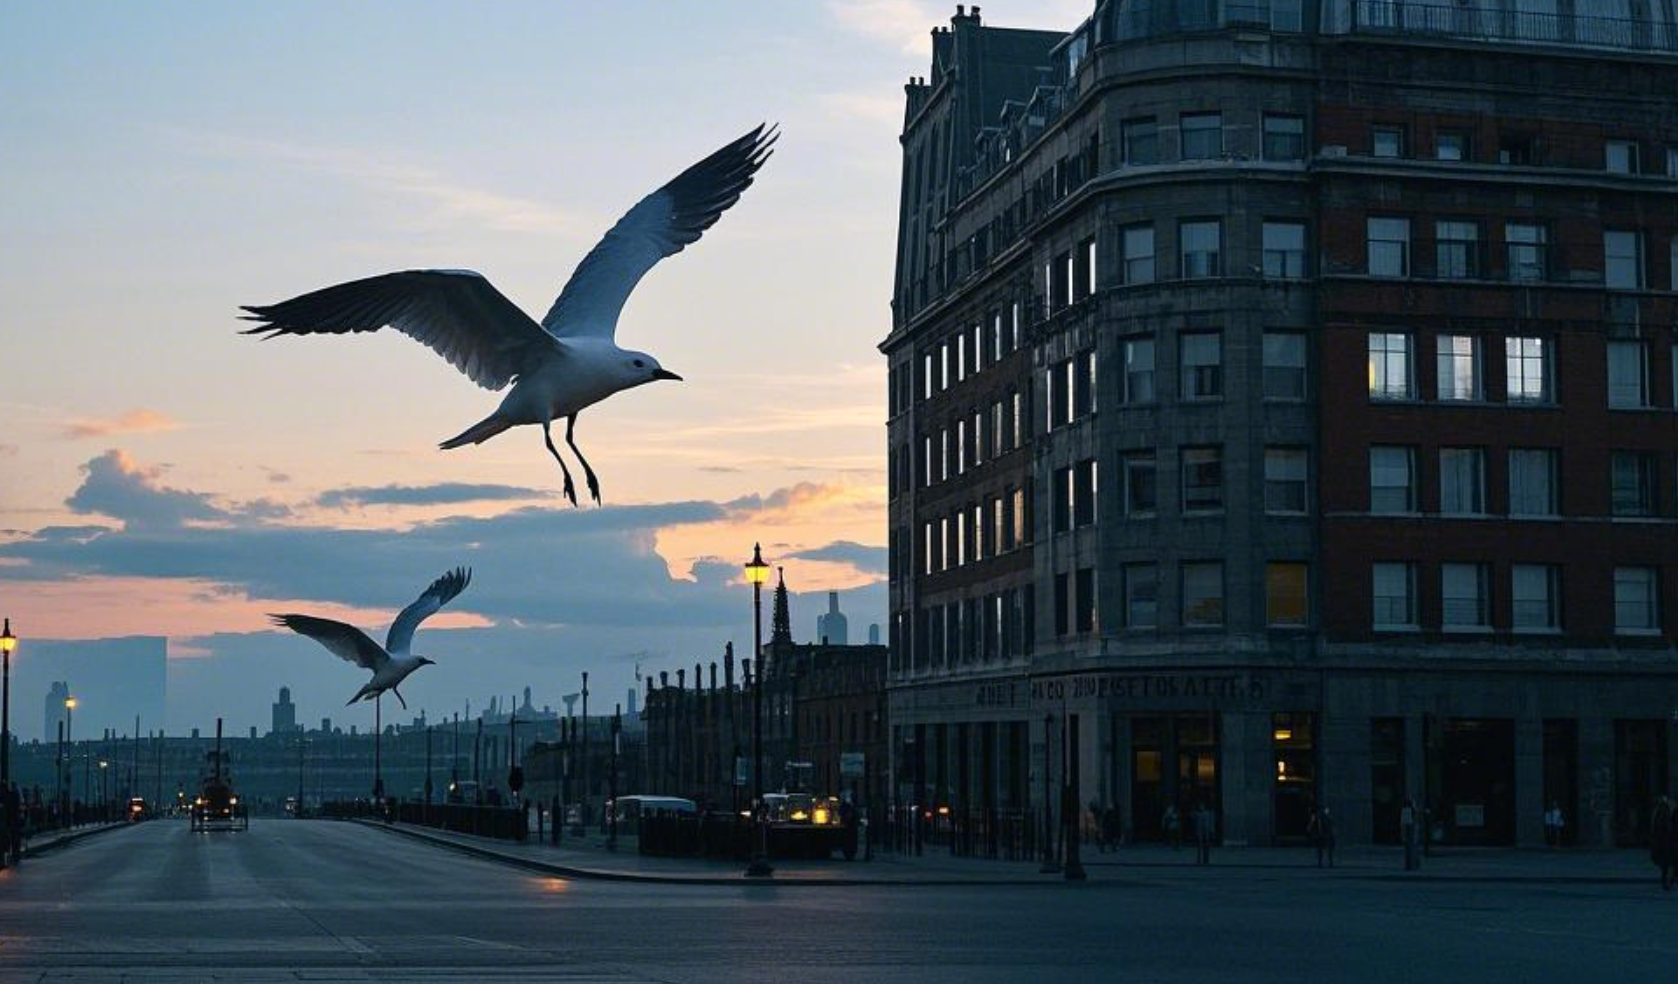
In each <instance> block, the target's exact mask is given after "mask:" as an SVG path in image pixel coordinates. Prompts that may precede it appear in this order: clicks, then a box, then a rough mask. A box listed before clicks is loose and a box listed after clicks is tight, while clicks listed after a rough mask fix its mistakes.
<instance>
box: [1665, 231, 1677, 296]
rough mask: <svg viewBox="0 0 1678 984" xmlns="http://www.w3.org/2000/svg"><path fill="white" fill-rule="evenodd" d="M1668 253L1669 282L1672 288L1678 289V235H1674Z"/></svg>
mask: <svg viewBox="0 0 1678 984" xmlns="http://www.w3.org/2000/svg"><path fill="white" fill-rule="evenodd" d="M1667 254H1668V255H1667V268H1666V269H1667V278H1668V280H1667V283H1668V286H1669V287H1671V289H1673V290H1678V236H1673V237H1672V242H1671V244H1670V245H1669V246H1668V247H1667Z"/></svg>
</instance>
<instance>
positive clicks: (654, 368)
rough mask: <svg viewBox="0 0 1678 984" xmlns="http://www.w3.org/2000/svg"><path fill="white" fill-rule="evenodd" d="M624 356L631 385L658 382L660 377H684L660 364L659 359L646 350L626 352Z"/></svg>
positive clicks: (624, 366) (678, 378)
mask: <svg viewBox="0 0 1678 984" xmlns="http://www.w3.org/2000/svg"><path fill="white" fill-rule="evenodd" d="M623 358H624V363H623V371H624V374H625V375H627V376H628V377H629V380H630V383H629V385H631V386H640V385H643V384H645V383H652V382H657V381H658V380H660V379H674V380H675V381H677V382H681V381H682V377H680V376H678V375H676V374H675V373H673V372H671V371H670V370H668V369H666V368H664V367H663V366H661V365H659V364H658V360H657V359H655V358H653V357H652V356H650V355H648V354H647V353H645V352H625V353H624V354H623Z"/></svg>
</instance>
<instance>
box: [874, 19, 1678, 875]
mask: <svg viewBox="0 0 1678 984" xmlns="http://www.w3.org/2000/svg"><path fill="white" fill-rule="evenodd" d="M1675 14H1678V11H1675V10H1674V8H1673V3H1672V0H1600V2H1593V3H1590V4H1588V5H1587V4H1585V3H1584V0H1473V2H1445V0H1436V2H1431V3H1419V2H1409V0H1405V2H1375V0H1322V2H1320V3H1319V2H1309V0H1307V2H1301V0H1292V2H1289V0H1268V2H1266V0H1252V2H1244V3H1236V2H1233V0H1226V2H1222V3H1219V2H1216V0H1198V2H1196V0H1178V2H1168V0H1154V2H1151V3H1148V2H1140V0H1128V2H1126V0H1101V2H1098V3H1095V4H1094V6H1093V10H1092V12H1091V16H1090V18H1089V19H1088V20H1086V21H1085V22H1084V23H1083V24H1081V25H1078V26H1077V27H1076V29H1075V30H1073V31H1071V32H1070V33H1065V32H1059V31H1036V30H1017V29H1008V28H997V27H990V26H986V25H985V24H984V23H983V22H982V20H981V17H980V11H979V8H977V7H975V8H972V9H971V11H969V10H968V9H966V8H964V7H957V8H956V15H955V16H954V17H953V18H952V19H951V21H950V25H949V26H948V27H947V28H945V27H939V28H938V29H936V30H934V31H933V34H932V65H931V70H930V74H929V75H928V76H926V77H925V78H914V79H911V80H910V82H909V84H908V85H907V87H906V89H905V94H906V107H905V116H904V127H903V134H902V138H901V142H902V146H903V178H902V193H901V207H900V214H899V233H898V249H897V264H896V285H895V291H894V296H893V306H892V331H891V333H890V335H889V336H888V337H887V338H886V339H885V341H884V342H883V343H882V344H881V350H882V352H884V354H885V355H886V357H887V359H888V360H889V368H890V372H889V395H888V405H889V411H890V414H889V422H888V424H887V434H888V443H889V452H888V466H889V467H888V471H889V475H890V481H889V497H890V517H891V529H890V557H891V565H890V566H891V570H890V605H891V621H890V638H889V643H890V656H889V712H890V722H891V727H892V735H891V751H892V759H893V761H892V782H893V793H894V796H895V798H896V801H897V803H898V804H899V805H900V806H907V805H909V804H916V805H918V806H920V807H922V808H934V807H946V806H947V807H949V808H950V812H951V813H952V814H953V815H955V816H958V817H967V818H972V819H971V823H974V824H994V825H999V826H1002V827H1006V825H1007V824H1008V823H1009V822H1011V820H1010V818H1015V820H1017V818H1020V817H1023V816H1040V815H1041V812H1042V810H1043V807H1044V801H1045V794H1046V793H1047V795H1048V799H1049V800H1050V801H1052V802H1054V803H1055V804H1056V805H1055V807H1054V809H1055V810H1056V812H1057V813H1058V810H1059V807H1058V801H1059V793H1058V791H1050V790H1051V787H1053V789H1054V790H1058V787H1059V785H1060V783H1061V782H1062V781H1063V780H1064V779H1065V778H1067V776H1068V773H1069V771H1074V770H1075V773H1076V780H1077V793H1078V797H1079V799H1078V802H1079V803H1080V804H1081V805H1083V808H1084V809H1085V810H1086V813H1087V804H1089V803H1090V802H1092V801H1093V802H1096V803H1098V804H1100V805H1102V806H1106V805H1110V804H1111V805H1117V806H1119V807H1120V809H1121V811H1122V813H1123V817H1124V823H1125V826H1126V827H1127V828H1128V829H1129V831H1130V832H1131V834H1132V836H1134V837H1138V838H1143V839H1146V838H1150V837H1157V836H1159V835H1160V821H1161V815H1162V813H1163V812H1164V810H1165V807H1166V805H1167V804H1172V803H1174V804H1176V806H1177V808H1178V810H1179V812H1180V813H1181V814H1182V815H1183V816H1185V817H1186V816H1187V815H1188V813H1189V811H1190V810H1191V809H1192V808H1193V806H1194V805H1195V804H1196V803H1198V802H1205V803H1208V804H1210V805H1211V806H1212V807H1213V808H1214V809H1215V810H1216V811H1217V812H1218V814H1219V818H1220V828H1221V836H1222V839H1223V840H1224V841H1225V842H1226V843H1247V844H1273V843H1287V842H1289V841H1290V840H1294V839H1302V838H1303V837H1304V834H1305V825H1306V822H1307V820H1308V817H1309V813H1310V810H1311V807H1312V804H1315V803H1322V804H1325V805H1327V806H1328V807H1330V808H1331V809H1332V811H1333V812H1334V814H1335V815H1336V817H1337V818H1338V828H1339V832H1340V836H1341V838H1342V839H1343V840H1345V841H1350V842H1377V843H1379V842H1396V841H1397V839H1398V837H1399V816H1400V809H1401V806H1402V804H1403V802H1404V800H1405V799H1406V798H1407V797H1408V798H1413V799H1414V800H1415V802H1416V803H1417V804H1419V805H1421V806H1423V807H1425V808H1426V810H1427V811H1428V816H1429V836H1430V837H1431V838H1432V839H1433V840H1434V842H1436V843H1445V844H1451V843H1462V844H1533V843H1542V841H1543V836H1544V834H1543V814H1544V811H1545V809H1546V808H1547V807H1548V806H1549V805H1550V804H1551V803H1556V804H1559V805H1560V806H1561V808H1562V810H1563V812H1564V814H1565V816H1566V818H1567V834H1566V836H1567V838H1568V839H1569V840H1570V841H1572V842H1576V843H1584V844H1606V843H1636V842H1638V841H1639V840H1641V839H1642V838H1643V837H1645V836H1646V829H1647V823H1648V814H1649V808H1650V805H1651V804H1652V802H1653V799H1654V798H1655V797H1656V796H1658V795H1659V794H1661V793H1662V792H1666V791H1668V790H1671V789H1673V788H1674V787H1675V786H1678V763H1675V759H1674V756H1673V751H1674V744H1675V742H1678V659H1675V653H1674V648H1673V643H1674V633H1675V630H1678V549H1675V548H1678V335H1675V334H1674V321H1675V315H1678V304H1675V301H1678V293H1675V291H1678V208H1675V206H1678V115H1675V114H1674V112H1673V107H1674V96H1673V94H1674V93H1678V21H1675ZM1072 763H1076V765H1075V766H1073V765H1072ZM1086 819H1087V817H1086Z"/></svg>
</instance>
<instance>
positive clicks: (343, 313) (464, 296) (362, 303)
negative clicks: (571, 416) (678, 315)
mask: <svg viewBox="0 0 1678 984" xmlns="http://www.w3.org/2000/svg"><path fill="white" fill-rule="evenodd" d="M243 310H245V311H247V312H249V315H248V316H247V317H246V318H245V319H244V320H246V321H255V322H258V324H257V326H256V327H255V328H248V329H246V330H245V331H244V332H243V334H246V335H263V336H265V337H267V338H273V337H274V336H276V335H316V334H333V335H342V334H345V333H348V332H365V331H378V330H379V329H380V328H383V327H385V326H386V325H389V326H390V327H392V328H395V329H396V330H397V331H399V332H401V333H403V334H404V335H407V336H408V337H410V338H413V339H415V340H416V341H419V342H423V343H424V344H425V345H426V346H427V347H428V348H430V349H431V350H432V351H433V352H436V353H437V354H438V355H440V356H442V357H443V358H445V359H447V360H448V361H449V364H450V365H453V366H454V367H455V368H456V369H459V370H460V371H461V372H463V373H465V374H466V377H467V378H468V379H470V380H472V382H474V383H477V384H478V385H479V386H482V387H484V388H485V389H491V390H497V389H500V388H501V387H503V386H506V385H507V383H508V382H509V381H511V380H512V379H513V377H514V376H517V375H518V374H519V373H521V372H524V371H526V369H528V368H529V367H530V364H531V361H532V358H533V356H535V355H539V354H541V353H543V352H552V351H553V349H554V344H553V339H552V337H550V336H549V335H548V333H547V332H545V331H543V330H542V326H541V325H538V324H537V323H536V322H534V321H532V320H531V319H530V316H529V315H527V314H525V313H524V312H523V311H521V310H519V308H518V305H516V304H514V303H513V302H512V301H509V300H508V299H507V297H506V295H504V294H502V293H501V292H500V291H498V290H496V289H495V287H494V286H492V285H491V284H490V282H489V281H488V280H486V279H484V277H483V276H482V275H481V274H477V273H473V272H472V271H470V270H405V271H402V272H400V273H387V274H384V275H382V276H378V277H368V278H366V279H365V280H352V281H350V282H349V283H344V284H338V285H336V286H333V287H325V288H322V289H321V290H317V291H312V292H310V293H308V294H303V295H302V296H300V297H294V298H292V299H291V300H289V301H281V302H280V303H278V304H270V305H266V306H261V305H253V306H247V307H244V308H243Z"/></svg>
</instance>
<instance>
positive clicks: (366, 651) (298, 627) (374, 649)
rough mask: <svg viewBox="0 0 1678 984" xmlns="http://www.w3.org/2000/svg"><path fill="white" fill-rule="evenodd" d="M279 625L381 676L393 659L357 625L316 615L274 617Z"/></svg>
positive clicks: (275, 622)
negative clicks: (380, 669)
mask: <svg viewBox="0 0 1678 984" xmlns="http://www.w3.org/2000/svg"><path fill="white" fill-rule="evenodd" d="M269 617H270V618H272V619H273V620H274V624H275V625H283V626H285V627H286V628H288V629H290V630H291V631H293V632H295V633H297V634H298V635H306V636H308V637H309V638H311V639H313V640H315V641H316V642H318V643H320V644H321V645H323V646H325V647H326V648H327V650H328V651H329V652H331V653H332V654H333V655H334V656H337V657H338V658H339V659H342V660H347V661H349V662H351V663H354V664H355V665H357V666H359V667H361V668H362V669H364V670H372V671H373V672H375V673H377V672H378V671H379V667H381V666H383V665H385V663H386V662H388V661H389V660H390V656H389V655H388V654H386V653H385V651H384V650H383V649H380V648H379V644H378V643H376V642H374V641H373V640H371V639H369V638H367V633H365V632H363V631H361V630H360V629H358V628H356V627H355V626H353V625H347V624H345V623H343V622H339V621H335V620H333V619H330V618H316V617H314V616H313V615H271V616H269Z"/></svg>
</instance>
